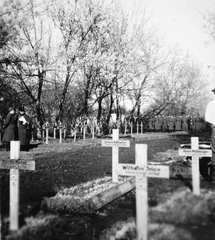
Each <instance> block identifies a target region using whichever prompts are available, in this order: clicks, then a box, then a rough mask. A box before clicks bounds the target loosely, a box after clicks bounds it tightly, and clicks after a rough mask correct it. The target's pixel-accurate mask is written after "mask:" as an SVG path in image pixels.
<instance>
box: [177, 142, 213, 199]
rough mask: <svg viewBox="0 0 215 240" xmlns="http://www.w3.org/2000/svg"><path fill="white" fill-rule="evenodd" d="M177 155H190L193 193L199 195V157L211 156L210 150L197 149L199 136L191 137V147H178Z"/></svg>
mask: <svg viewBox="0 0 215 240" xmlns="http://www.w3.org/2000/svg"><path fill="white" fill-rule="evenodd" d="M179 156H190V157H192V183H193V194H195V195H200V174H199V158H200V157H211V156H212V151H211V150H209V149H208V150H207V149H199V138H198V137H191V149H185V148H179Z"/></svg>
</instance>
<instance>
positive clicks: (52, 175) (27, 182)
mask: <svg viewBox="0 0 215 240" xmlns="http://www.w3.org/2000/svg"><path fill="white" fill-rule="evenodd" d="M190 137H191V136H190V135H175V136H174V135H173V136H171V137H167V138H161V139H152V140H140V141H138V142H135V141H134V140H131V147H130V148H121V149H120V150H119V162H120V163H134V161H135V152H134V151H135V144H139V143H144V144H148V161H152V160H153V157H154V155H155V154H156V153H157V152H165V151H167V150H169V149H178V147H179V145H180V144H181V143H187V142H190ZM199 137H200V140H205V139H209V137H208V135H201V136H199ZM31 147H32V148H31V150H30V152H31V153H32V154H34V158H35V160H36V170H35V171H21V173H20V227H21V226H22V225H24V224H25V222H24V218H25V217H27V216H35V215H36V214H38V212H39V211H40V204H41V201H42V200H43V198H44V197H47V196H48V197H50V196H54V195H55V194H56V193H57V191H59V190H60V189H63V188H66V187H71V186H75V185H77V184H79V183H83V182H87V181H89V180H93V179H96V178H98V177H103V176H105V175H110V174H111V162H112V159H111V158H112V150H111V148H107V147H101V139H100V138H98V139H86V140H79V141H77V142H76V143H73V142H72V140H67V142H63V143H62V144H59V143H58V142H52V143H50V144H48V145H47V144H45V142H43V143H40V144H39V143H34V144H32V146H31ZM7 154H8V153H6V152H5V151H4V149H3V148H2V149H1V152H0V155H1V156H0V159H3V158H6V157H7ZM0 174H1V175H0V183H1V217H2V220H4V221H3V222H7V221H6V220H7V218H8V212H9V170H0ZM183 186H184V183H183V182H181V181H180V180H175V179H171V180H157V179H149V180H148V191H149V206H154V205H156V204H157V202H158V200H159V198H160V197H161V196H164V195H165V193H169V192H173V191H174V190H176V189H177V188H179V187H183ZM201 187H202V188H207V189H213V190H215V185H212V184H209V183H208V182H205V181H203V180H201ZM131 216H135V193H134V191H132V192H130V193H128V194H127V195H125V196H122V197H121V198H119V199H117V200H116V201H114V202H112V203H111V204H108V205H107V206H105V207H104V208H103V209H101V210H100V211H98V212H96V213H95V214H75V213H74V214H66V215H61V216H59V218H60V219H61V220H62V221H61V224H60V225H59V226H58V228H53V229H52V230H51V231H52V233H51V238H50V234H49V235H45V234H44V237H43V238H41V237H40V238H39V237H38V238H34V239H49V240H50V239H58V240H59V239H73V240H79V239H80V240H85V239H86V240H91V239H92V240H93V239H94V240H95V239H99V236H100V235H101V233H102V231H103V230H105V229H107V228H109V227H110V226H111V225H112V224H113V223H115V222H117V221H122V220H126V219H128V218H129V217H131ZM201 232H202V231H201ZM205 232H207V236H206V235H205V234H206V233H204V238H202V236H201V234H199V235H198V236H196V239H197V240H198V239H204V240H212V235H210V234H212V233H211V231H210V230H209V231H208V230H207V231H205ZM213 233H214V232H213ZM7 234H8V225H5V224H4V225H3V228H2V235H3V239H4V238H5V236H7ZM202 234H203V232H202ZM200 237H201V238H200Z"/></svg>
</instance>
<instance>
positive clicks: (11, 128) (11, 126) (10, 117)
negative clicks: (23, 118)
mask: <svg viewBox="0 0 215 240" xmlns="http://www.w3.org/2000/svg"><path fill="white" fill-rule="evenodd" d="M16 127H17V115H16V114H15V110H14V108H13V107H10V108H9V113H8V114H7V116H6V119H5V123H4V135H3V139H2V142H5V145H6V151H9V150H10V141H13V140H16V139H17V136H16Z"/></svg>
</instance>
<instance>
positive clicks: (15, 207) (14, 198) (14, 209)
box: [0, 141, 35, 231]
mask: <svg viewBox="0 0 215 240" xmlns="http://www.w3.org/2000/svg"><path fill="white" fill-rule="evenodd" d="M10 149H11V151H10V160H0V169H10V230H12V231H13V230H18V228H19V170H35V161H29V160H26V159H25V160H22V159H20V141H11V142H10Z"/></svg>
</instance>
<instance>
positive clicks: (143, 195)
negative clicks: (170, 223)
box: [117, 144, 169, 240]
mask: <svg viewBox="0 0 215 240" xmlns="http://www.w3.org/2000/svg"><path fill="white" fill-rule="evenodd" d="M147 147H148V146H147V144H136V145H135V162H136V164H118V166H117V173H118V174H119V175H123V176H135V178H136V213H137V216H136V227H137V239H138V240H147V237H148V177H155V178H169V167H168V166H158V165H156V166H153V165H147Z"/></svg>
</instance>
